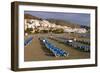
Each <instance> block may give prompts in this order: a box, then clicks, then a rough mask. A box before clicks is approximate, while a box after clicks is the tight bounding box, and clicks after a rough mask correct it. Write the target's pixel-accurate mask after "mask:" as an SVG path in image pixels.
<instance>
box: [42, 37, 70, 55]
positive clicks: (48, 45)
mask: <svg viewBox="0 0 100 73" xmlns="http://www.w3.org/2000/svg"><path fill="white" fill-rule="evenodd" d="M40 40H41V41H42V43H43V44H44V45H45V47H46V48H47V49H49V50H50V51H51V52H52V53H53V54H54V55H55V56H56V57H60V56H68V55H69V53H68V52H67V51H64V50H62V49H60V48H58V47H56V46H55V45H54V44H52V43H50V42H49V41H48V40H47V39H40Z"/></svg>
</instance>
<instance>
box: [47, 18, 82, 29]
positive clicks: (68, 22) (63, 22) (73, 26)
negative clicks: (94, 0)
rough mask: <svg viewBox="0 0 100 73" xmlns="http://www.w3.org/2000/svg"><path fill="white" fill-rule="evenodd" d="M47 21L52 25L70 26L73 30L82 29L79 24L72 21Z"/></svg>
mask: <svg viewBox="0 0 100 73" xmlns="http://www.w3.org/2000/svg"><path fill="white" fill-rule="evenodd" d="M47 20H48V21H49V22H51V23H56V25H62V26H68V27H71V28H75V27H76V28H80V25H79V24H75V23H72V22H70V21H64V20H59V19H47Z"/></svg>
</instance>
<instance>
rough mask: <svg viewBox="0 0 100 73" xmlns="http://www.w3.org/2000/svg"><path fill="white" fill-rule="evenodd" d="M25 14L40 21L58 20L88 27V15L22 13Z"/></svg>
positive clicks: (41, 12)
mask: <svg viewBox="0 0 100 73" xmlns="http://www.w3.org/2000/svg"><path fill="white" fill-rule="evenodd" d="M24 13H25V14H31V15H33V16H37V17H39V18H42V19H60V20H65V21H70V22H72V23H77V24H80V25H85V26H89V25H90V14H85V13H67V12H66V13H65V12H43V11H24Z"/></svg>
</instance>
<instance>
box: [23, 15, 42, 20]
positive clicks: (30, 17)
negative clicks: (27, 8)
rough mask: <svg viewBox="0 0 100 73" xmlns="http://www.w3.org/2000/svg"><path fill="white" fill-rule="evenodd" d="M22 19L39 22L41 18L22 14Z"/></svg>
mask: <svg viewBox="0 0 100 73" xmlns="http://www.w3.org/2000/svg"><path fill="white" fill-rule="evenodd" d="M24 19H37V20H40V19H41V18H39V17H36V16H32V15H30V14H24Z"/></svg>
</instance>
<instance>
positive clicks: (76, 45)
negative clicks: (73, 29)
mask: <svg viewBox="0 0 100 73" xmlns="http://www.w3.org/2000/svg"><path fill="white" fill-rule="evenodd" d="M51 39H53V40H56V41H58V42H61V43H64V44H66V45H69V46H71V47H74V48H76V49H78V50H80V51H84V52H90V45H86V44H83V43H80V42H77V41H74V40H69V39H66V38H62V37H52V38H51Z"/></svg>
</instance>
